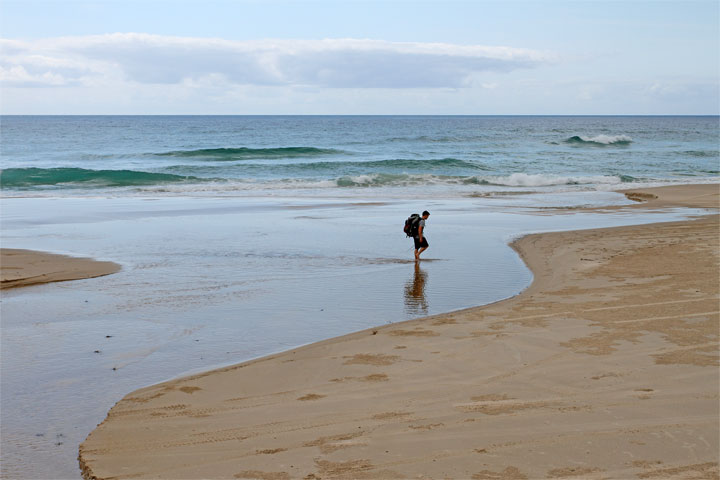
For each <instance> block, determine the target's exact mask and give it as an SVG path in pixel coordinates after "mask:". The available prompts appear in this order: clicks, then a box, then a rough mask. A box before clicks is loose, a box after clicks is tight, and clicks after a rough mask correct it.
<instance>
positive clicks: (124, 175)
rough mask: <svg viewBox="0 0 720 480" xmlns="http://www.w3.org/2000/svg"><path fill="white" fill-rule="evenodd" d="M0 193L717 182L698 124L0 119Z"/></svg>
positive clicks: (402, 192)
mask: <svg viewBox="0 0 720 480" xmlns="http://www.w3.org/2000/svg"><path fill="white" fill-rule="evenodd" d="M0 122H1V124H0V125H1V127H2V139H1V143H0V146H1V147H2V148H1V150H0V164H1V165H2V173H0V183H1V184H2V193H3V196H29V195H30V196H57V195H62V196H81V195H113V196H130V195H137V196H142V195H181V196H182V195H188V194H191V195H211V196H217V195H258V194H262V195H286V196H287V195H291V196H298V195H311V196H315V195H342V196H352V195H376V194H382V195H385V196H387V195H394V196H399V197H402V198H406V197H407V196H408V195H421V196H422V195H426V194H427V193H431V194H434V195H441V196H447V195H467V194H469V193H477V192H495V191H508V190H509V191H513V190H517V189H530V190H532V191H543V192H548V191H552V192H557V191H578V190H612V189H616V188H618V187H622V186H627V185H632V184H643V185H647V184H656V183H677V182H680V183H683V182H694V183H698V182H708V181H717V179H718V174H720V153H719V152H720V149H719V148H718V130H719V126H718V125H719V124H718V122H719V120H718V117H715V116H706V117H563V116H559V117H504V116H501V117H485V116H478V117H473V116H470V117H465V116H460V117H457V116H447V117H442V116H428V117H422V116H369V117H367V116H357V117H355V116H307V117H305V116H268V117H263V116H207V117H206V116H169V117H163V116H67V117H64V116H57V117H56V116H51V117H43V116H40V117H38V116H19V117H18V116H3V117H2V118H0Z"/></svg>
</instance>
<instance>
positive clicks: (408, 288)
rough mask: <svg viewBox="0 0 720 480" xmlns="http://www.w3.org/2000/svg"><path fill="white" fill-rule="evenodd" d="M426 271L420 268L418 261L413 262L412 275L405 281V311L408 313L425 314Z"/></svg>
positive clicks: (426, 309)
mask: <svg viewBox="0 0 720 480" xmlns="http://www.w3.org/2000/svg"><path fill="white" fill-rule="evenodd" d="M426 283H427V272H426V271H425V270H423V269H422V268H420V262H415V272H414V273H413V277H412V279H411V280H409V281H408V282H407V283H405V311H406V312H407V313H408V314H409V315H420V314H422V315H426V314H427V312H428V302H427V299H426V298H425V284H426Z"/></svg>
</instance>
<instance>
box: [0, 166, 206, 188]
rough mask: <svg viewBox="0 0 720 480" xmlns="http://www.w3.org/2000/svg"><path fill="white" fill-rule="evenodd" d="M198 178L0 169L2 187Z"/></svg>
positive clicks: (148, 182) (138, 183)
mask: <svg viewBox="0 0 720 480" xmlns="http://www.w3.org/2000/svg"><path fill="white" fill-rule="evenodd" d="M198 180H200V179H199V178H197V177H190V176H184V175H173V174H169V173H153V172H138V171H135V170H88V169H85V168H6V169H4V170H2V171H1V172H0V186H1V187H2V188H3V189H5V188H23V187H25V188H27V187H41V186H52V185H63V186H67V185H73V184H74V185H78V186H83V187H129V186H141V185H157V184H162V183H177V182H188V181H198Z"/></svg>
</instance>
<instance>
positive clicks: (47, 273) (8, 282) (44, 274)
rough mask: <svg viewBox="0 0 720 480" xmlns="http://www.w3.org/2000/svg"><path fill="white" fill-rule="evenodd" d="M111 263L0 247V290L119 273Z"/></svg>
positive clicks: (116, 265)
mask: <svg viewBox="0 0 720 480" xmlns="http://www.w3.org/2000/svg"><path fill="white" fill-rule="evenodd" d="M120 268H121V267H120V265H118V264H117V263H113V262H99V261H97V260H93V259H91V258H77V257H69V256H66V255H57V254H54V253H46V252H37V251H33V250H21V249H15V248H0V289H4V288H14V287H26V286H29V285H37V284H41V283H50V282H63V281H66V280H80V279H83V278H94V277H101V276H103V275H110V274H111V273H115V272H117V271H119V270H120Z"/></svg>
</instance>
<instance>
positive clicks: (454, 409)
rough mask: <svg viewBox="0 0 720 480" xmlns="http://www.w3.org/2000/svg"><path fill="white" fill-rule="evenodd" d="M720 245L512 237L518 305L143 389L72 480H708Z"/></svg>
mask: <svg viewBox="0 0 720 480" xmlns="http://www.w3.org/2000/svg"><path fill="white" fill-rule="evenodd" d="M718 188H719V187H718V186H717V185H713V186H696V187H689V186H684V187H671V188H669V189H665V190H663V189H657V190H653V191H640V192H637V191H636V192H634V194H635V195H636V196H637V194H640V195H654V196H656V197H657V198H655V199H653V198H651V197H649V196H646V197H644V198H640V199H641V200H647V199H650V200H651V201H652V202H655V204H654V205H646V204H643V205H640V204H638V206H636V208H641V207H643V208H644V207H647V206H650V207H651V208H654V207H656V206H657V207H658V208H660V207H665V206H674V205H683V206H694V207H705V208H717V207H718ZM626 208H629V207H626ZM719 243H720V228H719V224H718V215H717V214H714V215H708V216H705V217H702V218H699V219H695V220H689V221H683V222H672V223H658V224H651V225H643V226H631V227H617V228H609V229H597V230H584V231H575V232H562V233H547V234H538V235H529V236H526V237H523V238H521V239H519V240H517V241H516V242H514V244H513V247H514V248H515V249H516V250H517V251H518V252H519V253H520V255H521V256H522V257H523V259H524V260H525V262H526V263H527V265H528V266H529V267H530V269H531V270H532V271H533V273H534V275H535V278H534V281H533V283H532V285H531V286H530V287H529V288H528V289H527V290H525V291H524V292H523V293H521V294H520V295H518V296H516V297H513V298H511V299H508V300H504V301H501V302H498V303H495V304H491V305H488V306H484V307H478V308H471V309H467V310H463V311H458V312H452V313H448V314H443V315H437V316H433V317H428V318H424V319H421V320H413V321H409V322H402V323H396V324H392V325H386V326H383V327H378V328H374V329H369V330H365V331H362V332H357V333H354V334H351V335H346V336H343V337H339V338H335V339H331V340H327V341H323V342H319V343H315V344H312V345H309V346H306V347H302V348H298V349H295V350H291V351H287V352H284V353H281V354H277V355H272V356H269V357H264V358H262V359H258V360H254V361H250V362H246V363H243V364H239V365H235V366H231V367H227V368H222V369H219V370H214V371H211V372H207V373H202V374H198V375H193V376H190V377H185V378H182V379H178V380H174V381H170V382H166V383H163V384H159V385H155V386H151V387H148V388H144V389H141V390H137V391H135V392H133V393H131V394H129V395H127V396H126V397H125V398H123V399H122V400H121V401H120V402H118V404H117V405H116V406H115V407H113V409H112V410H111V411H110V412H109V414H108V417H107V419H106V420H105V421H104V422H103V423H102V424H101V425H100V426H99V427H98V428H97V429H96V430H94V431H93V432H92V433H91V434H90V435H89V436H88V438H87V440H86V441H85V442H84V443H83V444H82V445H81V446H80V464H81V468H82V470H83V475H84V476H85V477H86V478H111V477H112V478H259V479H276V480H279V479H289V478H305V479H318V478H372V479H375V478H411V477H412V478H463V479H464V478H472V479H500V478H509V479H523V478H591V479H592V478H597V479H600V478H718V456H719V454H718V447H719V445H720V443H719V441H718V428H717V425H718V387H719V385H718V323H719V320H720V313H719V310H720V309H719V307H718V299H719V294H720V287H719V283H720V281H719V278H720V277H719V270H720V269H719V268H718V267H719V258H718V257H719V255H720V244H719ZM488 281H491V279H488Z"/></svg>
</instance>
